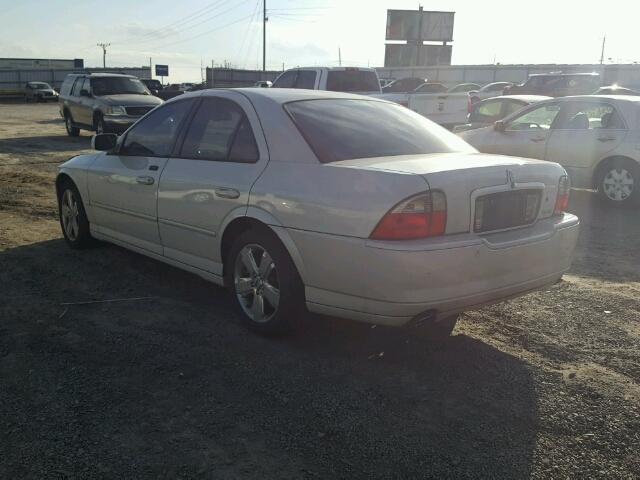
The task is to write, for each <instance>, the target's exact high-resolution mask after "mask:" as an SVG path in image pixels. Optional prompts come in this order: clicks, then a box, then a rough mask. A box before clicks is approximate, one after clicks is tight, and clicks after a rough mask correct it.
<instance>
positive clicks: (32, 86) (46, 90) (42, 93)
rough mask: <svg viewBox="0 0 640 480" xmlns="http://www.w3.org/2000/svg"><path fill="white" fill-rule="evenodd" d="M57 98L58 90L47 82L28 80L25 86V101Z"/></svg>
mask: <svg viewBox="0 0 640 480" xmlns="http://www.w3.org/2000/svg"><path fill="white" fill-rule="evenodd" d="M57 100H58V92H56V91H55V90H54V89H53V88H52V87H51V85H49V84H48V83H46V82H27V83H26V85H25V86H24V101H25V102H27V103H29V102H48V101H54V102H55V101H57Z"/></svg>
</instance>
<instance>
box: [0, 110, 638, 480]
mask: <svg viewBox="0 0 640 480" xmlns="http://www.w3.org/2000/svg"><path fill="white" fill-rule="evenodd" d="M88 147H89V137H88V136H86V135H83V136H81V137H79V138H68V137H66V136H65V133H64V126H63V125H62V122H61V121H60V118H59V116H58V114H57V110H56V107H55V106H53V105H46V106H45V105H0V432H2V436H0V478H34V479H43V478H45V479H49V478H51V479H62V478H78V479H85V478H167V479H169V478H171V479H173V478H201V479H214V478H215V479H221V478H256V479H258V478H260V479H262V478H311V479H315V478H349V479H351V478H438V479H443V478H638V472H640V456H639V455H638V452H639V451H640V384H639V382H640V348H639V347H640V215H638V212H637V211H616V210H612V209H607V208H604V207H602V206H601V205H600V204H599V203H598V202H596V201H595V198H594V195H593V194H592V193H589V192H575V193H574V195H573V197H572V203H571V210H572V211H574V212H576V213H578V214H579V215H580V216H581V218H582V232H581V237H580V242H579V249H578V252H577V256H576V259H575V262H574V267H573V269H572V271H571V272H570V275H567V276H566V277H565V280H564V281H563V282H561V283H559V284H557V285H555V286H553V287H551V288H548V289H547V290H546V291H541V292H537V293H533V294H530V295H527V296H525V297H522V298H520V299H516V300H513V301H510V302H508V303H506V304H502V305H497V306H494V307H491V308H487V309H484V310H480V311H474V312H470V313H468V314H465V315H464V317H463V319H462V321H461V322H460V323H459V324H458V327H456V330H455V332H454V335H453V336H452V337H451V339H450V340H449V341H447V342H446V343H445V344H443V345H441V346H439V347H437V348H435V347H428V346H427V344H426V342H425V341H424V340H423V339H422V338H421V336H420V333H419V332H415V331H414V332H406V331H404V330H392V329H386V328H381V327H377V328H371V327H370V326H367V325H359V324H354V323H351V322H346V321H340V320H336V319H327V318H317V317H310V318H309V320H308V323H309V326H308V329H307V332H306V333H305V334H304V335H300V336H297V337H293V338H287V339H281V340H268V339H263V338H260V337H256V336H255V335H252V334H250V333H248V332H247V331H245V330H244V329H243V328H242V327H241V326H240V323H239V320H238V318H237V317H236V316H235V314H234V313H233V311H232V308H231V302H230V301H229V299H228V298H227V296H226V294H225V293H224V291H223V290H221V289H219V288H217V287H214V286H212V285H210V284H208V283H206V282H205V281H203V280H200V279H199V278H197V277H195V276H192V275H189V274H186V273H183V272H180V271H178V270H176V269H173V268H171V267H168V266H166V265H163V264H160V263H158V262H155V261H152V260H149V259H146V258H144V257H142V256H140V255H136V254H133V253H130V252H128V251H126V250H123V249H121V248H118V247H114V246H110V245H107V244H101V245H99V246H98V247H96V248H94V249H91V250H87V251H82V252H76V251H71V250H69V249H68V248H67V247H66V246H65V244H64V242H63V241H62V239H61V235H60V231H59V226H58V224H57V220H56V207H55V199H54V191H53V186H52V185H53V179H54V174H55V168H54V167H55V165H56V164H58V163H59V162H61V161H63V160H65V159H66V158H69V157H71V156H73V155H75V154H77V153H78V152H79V151H81V150H82V149H86V148H88ZM128 297H153V298H152V299H146V300H139V301H131V302H118V303H102V304H90V305H74V306H64V305H62V304H63V303H67V302H80V301H88V300H105V299H118V298H128Z"/></svg>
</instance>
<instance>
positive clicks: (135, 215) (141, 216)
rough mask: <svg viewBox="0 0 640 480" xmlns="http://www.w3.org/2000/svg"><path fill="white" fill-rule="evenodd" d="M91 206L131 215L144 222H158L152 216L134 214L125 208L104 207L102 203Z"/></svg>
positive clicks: (93, 203)
mask: <svg viewBox="0 0 640 480" xmlns="http://www.w3.org/2000/svg"><path fill="white" fill-rule="evenodd" d="M91 206H92V207H97V208H102V209H103V210H109V211H111V212H115V213H123V214H125V215H131V216H132V217H137V218H142V219H143V220H149V221H152V222H155V221H156V217H154V216H152V215H146V214H144V213H139V212H134V211H132V210H127V209H125V208H119V207H112V206H110V205H104V204H102V203H99V202H95V201H94V202H91Z"/></svg>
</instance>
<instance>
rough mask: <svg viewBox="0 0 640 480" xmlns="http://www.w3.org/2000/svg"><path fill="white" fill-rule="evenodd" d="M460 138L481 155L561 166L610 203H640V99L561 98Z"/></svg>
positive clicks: (577, 182) (581, 185)
mask: <svg viewBox="0 0 640 480" xmlns="http://www.w3.org/2000/svg"><path fill="white" fill-rule="evenodd" d="M460 136H461V137H462V138H463V139H464V140H466V141H467V142H469V143H470V144H471V145H473V146H474V147H476V148H477V149H478V150H480V151H481V152H485V153H499V154H503V155H518V156H520V157H529V158H539V159H542V160H549V161H552V162H558V163H559V164H561V165H562V166H563V167H564V168H565V169H566V170H567V172H569V177H570V179H571V183H572V185H573V186H574V187H579V188H595V189H597V190H598V192H599V193H600V195H601V196H602V198H603V199H605V200H607V201H608V202H609V203H610V204H612V205H619V206H622V205H633V204H637V203H638V201H639V200H640V149H639V148H638V145H639V143H638V142H639V138H640V97H634V96H606V95H583V96H577V97H564V98H557V99H553V100H548V101H545V102H539V103H536V104H535V105H532V106H530V107H529V108H526V109H523V110H520V111H519V112H517V113H515V114H513V115H511V116H509V117H507V118H505V119H504V120H502V121H499V122H497V123H496V124H495V125H492V126H490V127H486V128H481V129H478V130H472V131H467V132H462V133H460Z"/></svg>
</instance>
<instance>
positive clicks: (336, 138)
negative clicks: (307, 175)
mask: <svg viewBox="0 0 640 480" xmlns="http://www.w3.org/2000/svg"><path fill="white" fill-rule="evenodd" d="M285 108H286V110H287V111H288V112H289V114H290V115H291V116H292V117H293V120H294V122H295V123H296V125H297V127H298V129H299V130H300V132H301V133H302V136H303V137H304V138H305V140H306V141H307V143H308V144H309V146H310V147H311V148H312V149H313V151H314V152H315V154H316V156H317V157H318V160H320V161H321V162H323V163H328V162H336V161H340V160H350V159H354V158H371V157H388V156H398V155H418V154H429V153H450V152H475V150H474V149H473V148H472V147H471V146H470V145H468V144H467V143H465V142H464V141H463V140H462V139H460V138H459V137H457V136H455V135H453V134H452V133H450V132H447V131H446V130H444V129H443V128H441V127H439V126H437V125H436V124H435V123H433V122H431V121H430V120H427V119H426V118H424V117H423V116H422V115H419V114H417V113H415V112H413V111H411V110H409V109H408V108H405V107H402V106H400V105H396V104H393V103H387V102H378V101H374V100H348V99H335V100H303V101H298V102H292V103H288V104H287V105H286V106H285Z"/></svg>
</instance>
